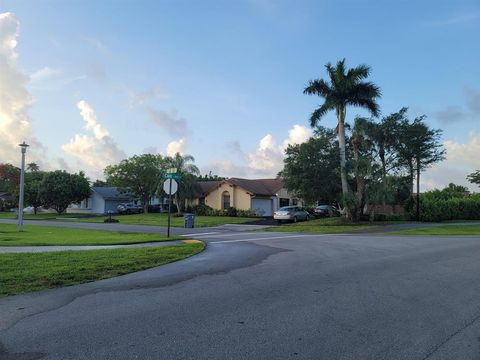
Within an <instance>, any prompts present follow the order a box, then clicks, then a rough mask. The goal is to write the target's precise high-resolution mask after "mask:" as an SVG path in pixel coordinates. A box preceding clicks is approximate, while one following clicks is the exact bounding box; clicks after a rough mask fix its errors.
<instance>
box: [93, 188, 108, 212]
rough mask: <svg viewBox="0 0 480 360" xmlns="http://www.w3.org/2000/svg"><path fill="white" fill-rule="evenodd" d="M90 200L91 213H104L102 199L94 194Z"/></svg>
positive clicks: (103, 201)
mask: <svg viewBox="0 0 480 360" xmlns="http://www.w3.org/2000/svg"><path fill="white" fill-rule="evenodd" d="M91 199H92V201H91V202H92V205H91V206H92V213H94V214H103V213H104V212H105V200H104V199H103V197H102V196H100V195H99V194H97V193H96V192H94V193H93V194H92V197H91Z"/></svg>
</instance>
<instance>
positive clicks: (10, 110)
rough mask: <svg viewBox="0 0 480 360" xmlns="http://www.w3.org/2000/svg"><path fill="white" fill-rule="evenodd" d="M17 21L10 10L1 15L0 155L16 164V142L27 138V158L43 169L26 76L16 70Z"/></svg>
mask: <svg viewBox="0 0 480 360" xmlns="http://www.w3.org/2000/svg"><path fill="white" fill-rule="evenodd" d="M18 29H19V22H18V21H17V19H16V17H15V15H14V14H13V13H9V12H7V13H1V14H0V139H1V141H0V154H1V161H2V162H11V163H13V164H18V162H19V159H20V150H19V147H18V144H19V143H21V142H22V141H26V142H27V143H28V144H29V145H30V148H29V150H28V152H27V161H29V162H31V161H34V162H36V163H37V164H39V166H40V167H41V168H46V167H47V165H46V163H45V147H44V146H43V145H42V144H41V143H40V142H39V141H38V140H37V139H36V138H35V137H34V136H33V133H32V128H31V123H30V118H29V117H28V114H27V112H28V109H29V108H30V105H31V104H32V101H33V98H32V96H31V95H30V93H29V92H28V90H27V88H26V85H27V83H28V81H29V77H28V76H27V75H25V74H22V73H21V72H20V71H19V70H18V69H17V56H18V55H17V53H16V52H15V48H16V46H17V38H18Z"/></svg>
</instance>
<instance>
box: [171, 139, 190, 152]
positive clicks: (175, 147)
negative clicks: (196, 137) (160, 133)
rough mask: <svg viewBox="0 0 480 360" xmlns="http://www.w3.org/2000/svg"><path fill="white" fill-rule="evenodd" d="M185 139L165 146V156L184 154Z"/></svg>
mask: <svg viewBox="0 0 480 360" xmlns="http://www.w3.org/2000/svg"><path fill="white" fill-rule="evenodd" d="M186 145H187V144H186V139H185V138H181V139H179V140H174V141H171V142H169V143H168V145H167V155H168V156H174V155H175V154H176V153H180V154H185V147H186Z"/></svg>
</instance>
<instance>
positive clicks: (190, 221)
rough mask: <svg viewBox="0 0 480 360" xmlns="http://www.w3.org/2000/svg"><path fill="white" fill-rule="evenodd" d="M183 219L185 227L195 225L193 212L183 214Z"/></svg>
mask: <svg viewBox="0 0 480 360" xmlns="http://www.w3.org/2000/svg"><path fill="white" fill-rule="evenodd" d="M183 221H184V224H185V227H186V228H190V229H191V228H194V227H195V214H183Z"/></svg>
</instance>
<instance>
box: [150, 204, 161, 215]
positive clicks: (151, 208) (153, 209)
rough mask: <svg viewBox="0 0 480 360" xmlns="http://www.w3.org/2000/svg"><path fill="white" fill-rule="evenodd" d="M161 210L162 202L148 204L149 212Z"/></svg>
mask: <svg viewBox="0 0 480 360" xmlns="http://www.w3.org/2000/svg"><path fill="white" fill-rule="evenodd" d="M160 210H162V206H161V205H160V204H157V205H148V212H149V213H159V212H160Z"/></svg>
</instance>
